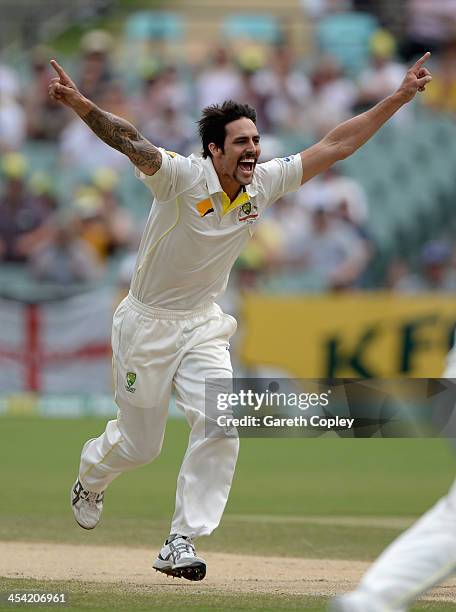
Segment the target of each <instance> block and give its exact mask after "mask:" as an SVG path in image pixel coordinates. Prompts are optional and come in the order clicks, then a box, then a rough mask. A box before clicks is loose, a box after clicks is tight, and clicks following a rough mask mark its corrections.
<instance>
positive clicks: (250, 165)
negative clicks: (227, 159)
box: [238, 157, 255, 174]
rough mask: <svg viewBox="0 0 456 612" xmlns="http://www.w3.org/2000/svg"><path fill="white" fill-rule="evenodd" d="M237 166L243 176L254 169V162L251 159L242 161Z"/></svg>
mask: <svg viewBox="0 0 456 612" xmlns="http://www.w3.org/2000/svg"><path fill="white" fill-rule="evenodd" d="M238 166H239V168H240V169H241V171H242V172H243V173H244V174H250V173H251V172H253V169H254V168H255V160H254V159H253V157H251V158H249V159H243V160H242V161H240V162H239V163H238Z"/></svg>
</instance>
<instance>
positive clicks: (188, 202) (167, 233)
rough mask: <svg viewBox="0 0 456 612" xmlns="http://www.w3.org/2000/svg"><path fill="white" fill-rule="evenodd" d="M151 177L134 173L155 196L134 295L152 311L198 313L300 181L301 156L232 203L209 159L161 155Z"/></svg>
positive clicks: (271, 167)
mask: <svg viewBox="0 0 456 612" xmlns="http://www.w3.org/2000/svg"><path fill="white" fill-rule="evenodd" d="M160 150H161V153H162V165H161V167H160V169H159V170H158V171H157V172H156V173H155V174H154V175H153V176H147V175H145V174H143V173H142V172H139V171H138V170H137V171H136V173H137V176H138V178H139V179H140V180H141V181H143V182H144V184H145V185H147V187H149V189H150V190H151V191H152V193H153V194H154V197H155V199H154V202H153V204H152V207H151V210H150V214H149V218H148V220H147V224H146V228H145V230H144V234H143V236H142V239H141V244H140V247H139V252H138V257H137V260H136V267H135V273H134V276H133V280H132V284H131V293H132V295H133V296H134V297H135V298H137V299H138V300H139V301H141V302H143V303H144V304H147V305H149V306H152V307H154V308H163V309H167V310H193V309H196V308H199V307H201V306H203V305H205V304H208V303H211V302H213V301H214V300H215V299H216V298H217V296H218V295H220V294H221V293H223V291H224V290H225V288H226V285H227V283H228V277H229V274H230V271H231V268H232V267H233V264H234V262H235V261H236V259H237V257H238V256H239V254H240V253H241V251H242V250H243V248H244V246H245V244H246V242H247V241H248V239H249V238H250V236H251V235H252V234H253V230H254V227H255V224H256V223H257V222H258V220H259V219H260V217H261V215H262V213H263V212H264V211H265V210H266V208H267V207H268V206H269V205H270V204H272V203H273V202H274V201H275V200H277V199H279V198H280V197H281V196H282V195H284V194H285V193H288V192H289V191H294V190H296V189H298V187H299V186H300V184H301V179H302V163H301V157H300V155H299V154H297V155H293V156H290V157H285V158H283V159H273V160H271V161H269V162H266V163H264V164H258V165H257V166H256V168H255V172H254V175H253V180H252V183H251V184H250V185H247V186H246V187H245V189H242V190H241V192H240V193H239V195H238V196H237V198H236V199H235V200H234V201H233V202H230V200H229V198H228V196H227V195H226V193H225V192H224V191H223V189H222V187H221V185H220V181H219V179H218V176H217V173H216V172H215V169H214V166H213V164H212V161H211V159H209V158H208V159H204V158H203V157H200V156H197V155H190V157H182V156H181V155H178V154H176V153H170V152H167V151H164V150H163V149H160Z"/></svg>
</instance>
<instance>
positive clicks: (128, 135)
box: [49, 60, 162, 175]
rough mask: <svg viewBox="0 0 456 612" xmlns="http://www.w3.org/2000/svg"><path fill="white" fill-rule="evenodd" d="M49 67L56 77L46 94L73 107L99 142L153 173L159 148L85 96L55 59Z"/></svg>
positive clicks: (138, 166)
mask: <svg viewBox="0 0 456 612" xmlns="http://www.w3.org/2000/svg"><path fill="white" fill-rule="evenodd" d="M51 66H52V67H53V68H54V70H55V71H56V72H57V74H58V75H59V76H58V77H54V78H53V79H52V80H51V82H50V84H49V95H50V97H51V98H52V99H53V100H56V101H58V102H61V103H62V104H65V105H66V106H68V107H70V108H71V109H73V110H74V112H75V113H77V114H78V115H79V117H81V119H82V120H83V121H84V122H85V123H86V124H87V125H88V126H89V127H90V129H91V130H92V131H93V132H94V133H95V134H96V135H97V136H98V137H99V138H101V140H103V142H105V143H106V144H108V145H109V146H110V147H113V149H117V151H120V152H121V153H124V154H125V155H126V156H127V157H128V158H129V159H130V160H131V161H132V163H133V164H134V165H135V166H136V167H137V168H138V169H139V170H141V172H144V174H148V175H152V174H155V173H156V172H157V170H159V168H160V167H161V163H162V157H161V153H160V151H159V149H157V147H155V146H154V145H153V144H152V143H150V142H149V141H148V140H147V139H146V138H144V136H143V135H142V134H140V132H138V130H137V129H136V128H135V127H134V126H133V125H132V124H131V123H129V122H128V121H125V119H122V118H121V117H117V116H116V115H112V114H111V113H108V112H106V111H104V110H102V109H101V108H98V106H96V104H94V103H93V102H91V101H90V100H88V99H87V98H85V97H84V96H83V95H82V94H81V92H80V91H79V90H78V88H77V87H76V85H75V84H74V83H73V81H72V80H71V79H70V77H69V76H68V75H67V74H66V72H65V71H64V70H63V68H62V67H61V66H59V64H58V63H57V62H56V61H55V60H51Z"/></svg>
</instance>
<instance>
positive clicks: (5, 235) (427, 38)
mask: <svg viewBox="0 0 456 612" xmlns="http://www.w3.org/2000/svg"><path fill="white" fill-rule="evenodd" d="M301 5H302V8H303V11H304V12H305V13H306V18H307V19H309V20H310V23H312V24H313V26H312V27H313V28H314V32H315V42H314V48H313V51H312V52H311V53H309V55H308V56H306V57H299V56H297V55H296V53H295V52H294V51H293V49H292V47H291V46H290V45H288V44H287V43H286V41H281V42H280V43H277V44H269V45H255V44H251V45H248V44H246V45H241V46H240V48H238V47H237V46H236V45H230V44H226V45H220V46H219V47H218V48H214V49H211V52H210V53H209V54H208V55H207V58H206V59H205V61H204V62H203V63H198V65H190V64H188V65H187V64H185V62H180V63H170V62H169V61H167V59H166V57H165V58H163V57H161V58H160V57H155V56H144V57H142V58H139V60H138V62H137V64H135V67H134V71H133V72H134V74H130V73H129V74H128V75H127V74H125V68H122V66H121V65H120V63H119V62H118V61H117V58H118V56H119V53H118V45H119V43H118V41H116V40H115V39H114V38H113V37H112V36H111V35H110V34H109V33H108V32H106V31H102V30H94V31H91V32H89V33H87V34H85V35H84V36H83V37H82V39H81V41H80V47H79V51H78V53H77V55H76V56H75V57H71V58H69V60H68V63H66V61H65V58H59V59H60V61H61V63H62V64H63V65H64V66H65V67H68V71H69V72H70V74H71V75H72V77H73V78H74V80H75V82H76V83H77V84H78V86H79V87H80V89H81V91H82V92H83V93H84V94H85V95H86V96H88V97H89V98H91V99H92V100H93V101H94V102H96V103H97V104H98V105H99V106H100V107H102V108H104V109H105V110H108V111H110V112H112V113H114V114H117V115H120V116H122V117H124V118H126V119H128V120H130V121H131V122H132V123H133V124H134V125H135V126H137V127H138V129H139V130H140V131H141V132H142V133H143V134H144V135H145V136H146V137H147V138H149V139H150V140H151V141H152V142H153V143H154V144H156V145H157V146H163V147H165V148H166V149H168V150H173V151H178V152H179V153H181V154H183V155H188V154H190V153H191V152H195V151H198V150H199V143H198V141H197V140H196V126H195V120H196V119H197V117H198V113H199V110H200V109H201V108H202V107H204V106H206V105H209V104H212V103H215V102H220V101H222V100H224V99H229V98H232V99H237V100H241V101H243V102H248V103H249V104H251V105H252V106H254V107H255V108H256V110H257V114H258V127H259V130H260V132H261V134H262V147H263V161H265V160H267V159H270V158H272V157H275V156H282V155H286V154H289V153H292V152H295V151H297V150H299V149H300V148H302V147H303V146H307V145H309V144H311V143H312V142H314V141H316V140H317V139H319V138H321V137H322V136H323V135H324V134H326V133H327V132H328V130H330V129H331V128H333V127H334V126H335V125H337V124H338V123H340V122H341V121H344V120H346V119H348V118H349V117H351V116H353V115H354V114H356V113H358V112H361V111H363V110H365V109H367V108H369V107H371V106H372V105H374V104H375V103H376V102H378V101H379V100H381V99H382V98H384V97H385V96H387V95H388V94H390V93H392V91H394V89H395V88H396V87H397V86H398V85H399V84H400V82H401V80H402V78H403V77H404V75H405V71H406V68H407V66H408V64H409V62H410V61H412V59H413V58H414V57H416V55H417V54H421V53H422V52H424V50H427V49H431V50H432V51H433V52H434V55H433V58H432V62H431V66H430V67H431V70H432V72H433V75H434V81H433V83H432V85H431V86H430V87H428V89H427V91H426V92H425V93H424V94H423V96H422V97H421V104H423V105H425V106H427V107H428V108H429V109H432V110H433V111H436V112H446V113H450V114H455V113H456V0H445V1H443V0H441V1H439V2H429V1H428V0H409V1H408V2H407V3H406V5H407V7H406V8H407V11H408V15H409V18H407V20H406V23H407V28H406V29H405V31H404V33H403V36H402V37H401V38H398V37H397V36H395V35H393V34H392V31H391V30H390V29H389V28H388V27H387V26H388V24H387V23H384V22H382V16H381V15H379V14H378V12H377V11H376V9H378V3H374V2H367V1H365V2H356V1H354V2H353V3H352V2H348V1H345V0H337V1H334V0H301ZM360 9H362V10H360ZM303 18H304V17H303ZM342 18H343V20H344V24H345V25H346V23H350V26H351V27H352V32H353V33H354V34H353V36H354V37H355V38H354V39H353V40H351V44H350V45H349V53H348V54H347V45H345V46H343V45H342V44H341V43H342V42H343V41H341V40H340V37H339V38H338V37H337V36H333V35H332V33H333V31H334V32H337V24H339V26H340V24H341V23H342V21H341V20H342ZM350 20H351V21H350ZM355 26H356V27H359V36H360V40H359V45H358V46H357V45H356V44H355V43H356V42H357V41H356V31H357V30H356V28H355ZM344 27H345V26H344ZM363 41H364V42H363ZM338 45H340V48H339V46H338ZM354 49H355V50H357V51H356V53H357V55H354V51H353V50H354ZM50 57H52V51H51V50H50V49H48V48H46V47H41V46H40V47H37V48H35V49H33V51H32V52H31V54H30V63H29V66H28V67H27V71H26V72H24V70H18V69H17V67H16V66H14V65H13V64H11V63H6V62H3V63H2V62H1V60H0V156H1V157H0V261H1V263H2V266H8V265H9V264H16V265H18V264H21V265H23V266H26V267H27V270H28V272H29V273H30V275H31V276H32V277H33V278H35V279H36V280H38V281H40V282H41V281H42V282H49V283H56V284H61V285H72V284H75V283H86V282H93V281H98V280H100V279H101V278H103V274H104V273H105V271H106V269H107V266H108V264H109V262H111V261H113V260H116V261H118V262H119V269H120V270H121V273H120V274H121V282H122V283H123V284H125V285H127V284H128V275H129V273H130V272H131V268H132V265H131V261H133V260H134V254H133V253H134V252H135V249H136V248H137V245H138V237H139V235H140V233H141V229H142V228H141V226H140V225H141V224H140V223H139V222H138V220H137V219H136V218H135V217H134V215H132V213H131V207H130V206H129V204H130V203H129V202H128V201H126V196H125V189H124V190H122V189H121V186H122V181H123V180H124V177H125V176H127V175H131V174H132V169H131V167H130V163H129V161H128V160H127V158H125V157H124V156H122V155H121V154H120V153H118V152H116V151H114V150H113V149H110V148H109V147H108V146H106V145H104V144H103V143H102V142H101V141H100V140H99V139H98V138H97V137H96V136H95V135H94V134H93V133H92V132H91V131H90V130H89V129H88V127H87V126H86V125H85V124H84V123H83V122H82V121H81V120H80V119H79V118H77V117H76V116H75V115H74V114H72V113H71V112H70V111H68V109H66V108H65V107H64V106H62V105H59V104H56V103H54V102H52V101H51V100H50V99H49V97H48V93H47V90H48V83H49V80H50V78H52V76H53V74H52V73H51V68H50V66H49V59H50ZM414 120H415V119H414V108H413V105H411V106H409V107H407V108H404V109H403V110H401V111H400V112H399V113H398V114H397V116H396V117H395V118H394V124H395V129H397V130H401V129H404V128H405V127H406V126H410V124H412V123H413V121H414ZM36 146H38V147H45V148H46V149H43V150H54V151H55V159H56V165H55V168H54V170H53V172H54V173H53V172H44V171H42V170H38V171H37V170H36V168H34V167H33V163H32V162H31V160H30V156H29V155H28V150H29V149H30V147H31V148H32V149H31V150H33V147H36ZM38 150H40V149H39V148H38ZM75 168H77V174H78V175H80V177H81V178H80V179H78V180H74V172H75ZM66 177H71V180H70V179H68V188H66ZM57 179H59V180H60V188H58V187H57V186H58V180H57ZM62 181H63V188H62ZM127 192H128V190H127ZM132 197H133V196H132ZM127 200H128V193H127ZM145 212H147V211H145ZM453 246H454V245H452V244H451V243H447V242H445V241H444V240H442V241H432V242H430V243H429V244H427V245H425V247H424V248H423V251H422V253H420V254H418V256H417V257H416V259H415V261H414V262H412V263H410V262H406V261H403V260H394V261H393V262H392V263H391V265H390V267H389V269H388V274H387V276H386V279H385V286H388V287H390V288H392V289H397V290H401V291H402V290H406V291H418V290H425V289H429V288H442V289H448V290H453V289H455V287H456V279H455V277H456V268H455V265H454V254H453ZM375 256H376V246H375V244H374V241H373V240H372V238H371V236H370V232H369V201H368V198H367V196H366V193H365V191H364V190H363V187H362V186H361V185H360V184H359V183H358V182H356V181H355V180H354V179H352V178H350V177H348V176H345V175H344V173H343V171H342V169H341V168H339V167H338V166H336V167H334V168H333V169H331V170H330V171H328V172H326V173H325V174H324V175H322V176H320V177H317V178H316V179H314V180H312V181H310V182H309V183H308V184H306V185H305V186H304V188H302V189H301V190H300V191H299V192H297V193H296V194H292V195H290V196H287V197H286V198H283V200H282V201H280V202H278V203H277V204H276V205H275V206H273V207H272V208H271V210H270V212H269V214H268V216H267V217H266V218H265V219H264V221H263V223H262V224H260V225H259V228H258V230H257V232H256V235H255V238H254V240H253V241H252V242H251V243H250V245H249V246H248V247H247V249H246V251H245V252H244V253H243V255H242V257H241V258H240V259H239V261H238V263H237V266H236V278H237V282H238V283H240V284H241V285H242V286H243V287H245V288H253V287H262V288H269V289H271V290H275V291H280V290H306V289H315V290H329V289H333V290H341V289H346V288H363V287H366V286H368V283H367V282H366V273H367V271H368V270H369V265H370V263H371V262H372V261H373V259H375ZM122 260H124V263H122ZM437 269H438V271H437Z"/></svg>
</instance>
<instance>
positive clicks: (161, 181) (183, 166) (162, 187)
mask: <svg viewBox="0 0 456 612" xmlns="http://www.w3.org/2000/svg"><path fill="white" fill-rule="evenodd" d="M160 152H161V154H162V163H161V166H160V168H159V169H158V170H157V172H156V173H155V174H153V175H152V176H149V175H148V174H144V173H143V172H141V171H140V170H139V169H138V168H135V174H136V177H137V178H138V179H139V180H140V181H142V182H143V183H144V185H146V186H147V187H148V188H149V189H150V190H151V192H152V193H153V195H154V197H155V199H156V200H158V201H160V202H167V201H168V200H171V199H174V198H175V197H177V196H178V195H180V194H181V193H183V192H184V191H186V189H188V188H189V187H191V186H192V185H193V183H195V182H196V180H197V179H198V169H197V168H196V167H195V165H194V164H192V162H191V160H190V159H189V158H188V157H183V156H182V155H179V154H178V153H174V152H172V151H166V150H165V149H162V148H160Z"/></svg>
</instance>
